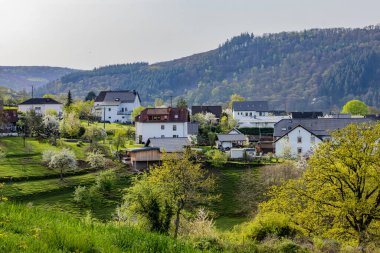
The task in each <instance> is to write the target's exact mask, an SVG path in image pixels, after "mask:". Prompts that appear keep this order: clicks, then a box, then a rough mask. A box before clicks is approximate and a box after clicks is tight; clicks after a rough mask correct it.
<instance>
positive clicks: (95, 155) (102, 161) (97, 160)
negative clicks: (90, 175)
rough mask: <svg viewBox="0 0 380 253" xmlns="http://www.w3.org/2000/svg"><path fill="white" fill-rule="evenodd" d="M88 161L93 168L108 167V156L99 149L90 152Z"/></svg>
mask: <svg viewBox="0 0 380 253" xmlns="http://www.w3.org/2000/svg"><path fill="white" fill-rule="evenodd" d="M87 162H88V163H89V164H90V166H91V168H95V169H102V168H105V167H106V162H107V160H106V158H105V157H104V155H103V154H102V153H100V152H99V151H95V152H90V153H88V154H87Z"/></svg>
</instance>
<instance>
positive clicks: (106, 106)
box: [94, 90, 141, 123]
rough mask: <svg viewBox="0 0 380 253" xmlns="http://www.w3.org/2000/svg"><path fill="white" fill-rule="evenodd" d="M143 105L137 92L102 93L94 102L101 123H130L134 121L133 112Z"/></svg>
mask: <svg viewBox="0 0 380 253" xmlns="http://www.w3.org/2000/svg"><path fill="white" fill-rule="evenodd" d="M140 105H141V100H140V96H139V94H138V93H137V91H134V90H133V91H130V90H125V91H101V92H100V93H99V95H98V96H97V97H96V99H95V102H94V111H95V115H96V116H98V117H99V118H100V119H101V121H110V122H120V123H128V122H132V121H134V119H132V116H131V115H132V111H133V109H134V108H136V107H138V106H140Z"/></svg>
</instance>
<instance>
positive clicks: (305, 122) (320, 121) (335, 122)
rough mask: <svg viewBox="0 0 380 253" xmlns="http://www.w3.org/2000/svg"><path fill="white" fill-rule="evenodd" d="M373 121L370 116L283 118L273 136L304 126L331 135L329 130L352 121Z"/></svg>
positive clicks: (312, 131)
mask: <svg viewBox="0 0 380 253" xmlns="http://www.w3.org/2000/svg"><path fill="white" fill-rule="evenodd" d="M365 122H373V119H370V118H317V119H283V120H280V121H279V122H277V123H276V124H275V125H274V133H273V136H275V137H281V136H283V135H285V134H287V133H288V132H290V131H291V130H292V129H293V128H295V127H298V126H302V127H304V128H305V129H307V130H308V131H310V132H311V133H313V134H314V135H316V136H329V135H330V134H329V132H330V131H333V130H336V129H341V128H344V127H345V126H347V125H349V124H351V123H365Z"/></svg>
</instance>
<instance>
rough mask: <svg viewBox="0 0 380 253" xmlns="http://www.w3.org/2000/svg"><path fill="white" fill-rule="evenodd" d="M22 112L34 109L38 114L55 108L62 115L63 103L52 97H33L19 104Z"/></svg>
mask: <svg viewBox="0 0 380 253" xmlns="http://www.w3.org/2000/svg"><path fill="white" fill-rule="evenodd" d="M18 110H19V111H20V112H23V113H26V112H27V111H30V110H34V111H35V112H36V113H38V114H45V112H46V111H47V110H54V111H56V112H57V114H58V115H59V116H60V115H62V112H63V105H62V103H60V102H58V101H56V100H54V99H52V98H31V99H28V100H26V101H24V102H22V103H21V104H19V105H18Z"/></svg>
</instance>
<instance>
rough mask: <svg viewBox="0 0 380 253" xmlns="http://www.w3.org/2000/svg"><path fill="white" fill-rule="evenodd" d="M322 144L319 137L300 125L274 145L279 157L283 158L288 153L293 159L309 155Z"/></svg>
mask: <svg viewBox="0 0 380 253" xmlns="http://www.w3.org/2000/svg"><path fill="white" fill-rule="evenodd" d="M321 142H322V140H321V139H320V138H319V137H318V136H316V135H315V134H313V133H312V132H310V131H309V130H307V129H306V128H304V127H303V126H301V125H300V126H297V127H295V128H293V129H291V130H290V131H289V132H287V133H286V134H285V135H283V136H281V137H280V138H279V139H277V140H276V141H275V142H274V144H275V150H276V155H277V156H279V157H281V156H284V155H286V154H287V153H288V154H289V155H290V156H292V157H297V156H305V155H307V153H308V152H310V151H312V150H313V148H314V147H315V146H316V145H317V144H319V143H321Z"/></svg>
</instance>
